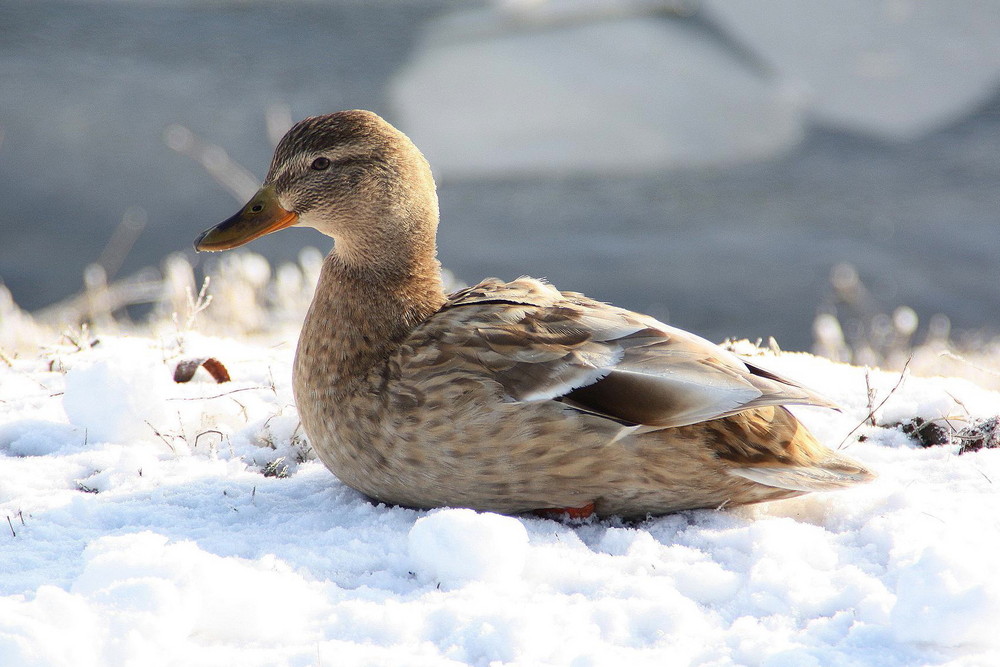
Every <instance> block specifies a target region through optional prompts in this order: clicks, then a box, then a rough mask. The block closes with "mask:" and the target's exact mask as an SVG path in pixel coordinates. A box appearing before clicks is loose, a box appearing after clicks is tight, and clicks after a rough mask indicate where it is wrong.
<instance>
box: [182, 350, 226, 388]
mask: <svg viewBox="0 0 1000 667" xmlns="http://www.w3.org/2000/svg"><path fill="white" fill-rule="evenodd" d="M199 366H203V367H204V368H205V370H206V371H208V373H209V374H210V375H211V376H212V377H213V378H214V379H215V381H216V382H218V383H219V384H222V383H223V382H229V379H230V378H229V371H228V370H226V367H225V366H223V365H222V362H221V361H219V360H218V359H216V358H215V357H207V358H204V359H184V360H183V361H179V362H177V368H175V369H174V382H189V381H190V380H191V378H193V377H194V373H195V371H197V370H198V367H199Z"/></svg>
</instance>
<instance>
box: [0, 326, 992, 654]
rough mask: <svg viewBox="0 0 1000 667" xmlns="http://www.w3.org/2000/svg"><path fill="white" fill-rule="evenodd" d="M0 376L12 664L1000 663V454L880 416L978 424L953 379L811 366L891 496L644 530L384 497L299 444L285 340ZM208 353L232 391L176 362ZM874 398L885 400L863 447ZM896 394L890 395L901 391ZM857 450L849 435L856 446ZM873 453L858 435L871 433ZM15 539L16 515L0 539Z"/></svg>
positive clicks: (130, 346) (832, 426)
mask: <svg viewBox="0 0 1000 667" xmlns="http://www.w3.org/2000/svg"><path fill="white" fill-rule="evenodd" d="M91 342H92V341H91V339H90V338H89V337H86V336H80V337H78V338H77V339H76V343H74V344H60V345H52V346H49V347H47V348H44V349H43V350H42V351H41V352H39V353H37V354H36V355H34V356H32V355H26V356H24V357H20V358H14V359H11V360H10V365H9V366H8V365H5V364H0V516H2V517H3V518H4V519H7V520H9V521H10V524H9V526H3V529H4V530H3V533H4V534H3V535H2V536H0V540H2V541H3V548H2V549H0V571H2V572H3V573H4V575H3V577H2V578H0V664H3V665H5V666H15V665H80V666H88V665H125V664H142V665H180V664H183V665H218V664H245V665H330V664H351V665H375V664H380V665H381V664H393V665H506V664H510V665H534V664H557V665H610V664H630V665H662V664H676V665H679V664H710V665H745V664H754V665H772V666H780V665H796V666H798V665H830V664H843V665H863V664H880V665H925V664H955V665H976V664H995V662H996V660H998V659H1000V636H998V635H997V633H996V632H995V629H994V628H995V625H996V622H997V620H998V619H1000V579H998V578H997V577H996V576H995V573H994V571H993V567H992V560H993V556H994V555H995V554H996V553H997V549H998V548H1000V530H998V521H997V517H998V516H1000V496H998V494H997V493H996V489H995V486H994V483H993V480H996V479H1000V451H997V450H990V449H983V450H980V451H978V452H973V453H967V454H962V455H959V454H958V453H957V445H954V446H941V447H931V448H926V449H922V448H919V447H917V446H916V445H915V443H914V442H913V441H912V440H911V439H910V438H909V437H907V436H906V435H905V434H903V433H902V431H900V430H899V429H898V428H896V427H894V426H892V425H891V424H890V422H891V421H892V420H899V419H904V418H906V419H909V418H912V417H914V416H922V417H924V418H926V419H936V418H940V417H944V416H947V417H949V418H952V419H953V420H955V421H953V422H952V423H953V424H954V425H955V426H957V427H960V426H961V423H960V422H959V421H957V420H956V418H957V417H962V416H964V418H965V419H967V420H974V419H976V418H985V417H988V416H992V415H994V414H996V412H997V406H998V405H1000V401H998V399H1000V396H998V395H997V394H996V393H994V392H991V391H987V390H985V389H982V388H979V387H978V386H976V385H974V384H971V383H969V382H966V381H964V380H958V379H947V378H920V377H915V376H907V377H905V378H904V379H903V381H902V382H901V383H900V376H899V374H898V373H888V372H881V371H870V372H868V373H867V374H868V378H867V380H866V378H865V376H866V371H865V369H862V368H857V367H853V366H848V365H845V364H838V363H834V362H832V361H828V360H825V359H821V358H818V357H815V356H811V355H807V354H789V353H782V354H778V355H774V354H770V353H762V352H761V351H759V350H756V348H753V346H749V345H744V346H743V347H737V351H739V352H741V353H751V354H764V357H763V358H761V359H759V360H758V361H759V363H761V364H762V365H766V366H767V367H769V368H773V369H774V370H775V371H776V372H779V373H782V374H785V375H789V376H792V377H796V378H799V379H801V380H803V381H807V382H808V383H810V384H812V385H814V386H816V387H820V388H822V389H824V390H825V391H826V392H827V393H828V394H829V395H831V396H832V397H833V398H834V399H835V400H837V401H838V402H840V403H841V404H842V405H843V407H844V411H843V412H842V413H837V412H834V411H829V410H819V409H802V410H799V411H798V414H799V415H800V417H801V418H802V419H803V421H804V422H805V423H806V424H807V425H808V426H809V427H810V428H811V429H812V430H813V431H814V433H816V435H817V436H818V437H819V438H820V439H821V440H823V441H824V442H826V443H827V444H828V445H830V446H833V447H837V446H839V445H840V443H841V442H842V441H846V442H847V443H849V444H846V445H845V446H846V447H848V448H849V451H850V454H851V455H852V456H855V457H857V458H859V459H861V460H863V461H864V462H866V463H867V464H869V465H871V466H873V467H874V468H876V469H877V470H878V471H879V473H880V475H881V476H880V478H879V479H878V480H877V481H876V482H875V483H873V484H870V485H867V486H861V487H857V488H855V489H851V490H847V491H843V492H838V493H830V494H813V495H809V496H805V497H802V498H797V499H792V500H788V501H781V502H775V503H770V504H765V505H758V506H753V507H739V508H731V509H726V510H722V511H709V510H704V511H694V512H683V513H680V514H675V515H670V516H665V517H660V518H655V519H650V520H647V521H645V522H642V523H638V524H623V523H621V522H619V521H615V520H605V521H589V522H582V523H579V522H578V523H575V524H563V523H560V522H556V521H552V520H548V519H542V518H536V517H507V516H500V515H495V514H490V513H477V512H474V511H472V510H467V509H456V508H444V509H439V510H434V511H430V512H423V511H414V510H409V509H403V508H398V507H386V506H384V505H376V504H372V503H370V502H369V501H368V500H366V499H365V498H363V497H362V496H361V495H360V494H358V493H356V492H354V491H353V490H351V489H349V488H347V487H345V486H344V485H343V484H341V483H339V482H338V481H337V480H336V478H334V477H333V476H332V475H331V474H330V473H329V472H327V471H326V470H325V469H324V468H323V466H322V465H321V464H320V463H319V462H318V461H317V460H316V459H315V458H314V456H313V455H312V453H311V452H310V450H309V448H308V445H307V443H306V442H305V439H304V437H303V435H302V433H301V432H300V429H299V428H298V420H297V418H296V416H295V410H294V406H293V405H292V400H291V392H290V364H291V357H292V346H291V345H290V344H287V343H284V344H279V345H273V344H270V343H268V344H263V343H254V342H252V341H250V342H246V341H240V340H235V339H232V338H224V337H211V336H204V335H198V334H196V333H193V332H183V333H177V332H173V333H169V334H164V335H161V336H154V335H150V336H131V337H125V336H123V337H114V336H102V337H101V338H100V340H99V341H98V342H97V343H96V344H93V345H91ZM205 356H212V357H215V358H216V359H218V360H219V361H221V362H222V363H223V364H224V365H225V366H226V368H227V369H228V371H229V373H230V375H231V376H232V378H233V380H232V382H230V383H225V384H216V383H215V381H214V380H213V379H212V377H211V376H210V375H209V374H208V373H207V372H205V371H204V370H198V371H197V373H196V374H195V377H194V378H193V379H192V380H191V381H190V382H189V383H186V384H178V383H175V382H173V380H172V373H173V368H174V367H175V366H176V364H177V362H178V361H180V360H182V359H188V358H192V357H194V358H204V357H205ZM866 382H867V384H870V385H871V387H872V389H873V391H874V398H873V399H872V400H873V405H878V404H879V403H880V402H881V401H882V400H883V399H885V398H886V397H887V396H888V400H886V401H885V403H884V405H882V407H881V408H880V409H879V410H878V411H877V412H876V421H877V422H878V423H879V424H886V425H884V426H872V425H870V424H868V423H867V422H866V423H865V424H864V425H863V426H861V427H860V428H858V429H857V430H856V431H854V433H853V434H851V431H852V429H855V427H857V426H858V424H860V423H861V422H862V421H863V420H864V418H865V417H866V416H867V415H868V413H869V410H870V408H869V398H868V392H867V384H866ZM897 384H899V386H898V388H896V389H895V390H893V388H894V387H896V385H897ZM849 434H850V435H849ZM858 436H863V440H859V438H858ZM4 523H6V521H4Z"/></svg>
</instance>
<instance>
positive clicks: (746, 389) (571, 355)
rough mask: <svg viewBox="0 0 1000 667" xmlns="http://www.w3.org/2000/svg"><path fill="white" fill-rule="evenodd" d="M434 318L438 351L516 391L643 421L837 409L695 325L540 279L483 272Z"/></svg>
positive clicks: (524, 397) (519, 396) (662, 424)
mask: <svg viewBox="0 0 1000 667" xmlns="http://www.w3.org/2000/svg"><path fill="white" fill-rule="evenodd" d="M431 320H432V321H434V320H436V322H434V324H433V325H432V326H433V327H434V328H436V329H437V331H436V332H435V333H434V336H433V337H434V338H436V339H437V343H438V347H439V350H440V351H441V352H442V353H443V354H445V355H447V356H453V357H459V358H461V359H463V360H464V363H465V364H474V365H476V366H477V367H479V368H480V369H482V370H484V371H486V372H487V373H488V374H489V375H490V376H491V377H492V378H493V379H495V380H496V381H497V382H498V383H499V384H500V385H501V386H502V387H503V389H504V391H505V392H506V394H507V396H508V397H509V399H510V400H513V401H543V400H558V401H561V402H563V403H565V404H566V405H568V406H571V407H573V408H576V409H578V410H581V411H584V412H588V413H591V414H595V415H600V416H603V417H606V418H608V419H613V420H616V421H618V422H620V423H623V424H628V425H641V426H644V427H646V428H644V429H643V430H656V429H661V428H669V427H676V426H685V425H688V424H695V423H699V422H704V421H708V420H712V419H719V418H721V417H728V416H730V415H734V414H737V413H740V412H743V411H745V410H751V409H754V408H760V407H765V406H777V405H818V406H825V407H832V408H836V406H835V405H834V404H833V403H831V402H830V401H829V400H827V399H826V398H824V397H822V396H820V395H819V394H817V393H815V392H813V391H811V390H809V389H807V388H805V387H803V386H802V385H800V384H798V383H796V382H793V381H791V380H788V379H786V378H783V377H781V376H779V375H777V374H775V373H771V372H769V371H767V370H765V369H762V368H760V367H758V366H756V365H754V364H751V363H748V362H746V361H744V360H742V359H740V358H739V357H737V356H736V355H734V354H731V353H729V352H727V351H726V350H723V349H722V348H720V347H719V346H717V345H714V344H713V343H711V342H709V341H707V340H705V339H703V338H700V337H698V336H695V335H694V334H691V333H688V332H686V331H682V330H680V329H676V328H674V327H670V326H667V325H666V324H663V323H662V322H658V321H657V320H655V319H653V318H651V317H647V316H645V315H640V314H638V313H633V312H630V311H627V310H624V309H621V308H616V307H614V306H609V305H607V304H604V303H600V302H598V301H594V300H592V299H589V298H587V297H584V296H583V295H581V294H577V293H574V292H560V291H559V290H557V289H555V288H554V287H552V286H551V285H549V284H547V283H545V282H542V281H539V280H535V279H532V278H520V279H518V280H515V281H513V282H511V283H504V282H502V281H499V280H497V279H489V280H486V281H483V282H482V283H480V284H478V285H476V286H474V287H470V288H468V289H465V290H462V291H460V292H457V293H455V294H454V295H452V296H451V298H450V299H449V300H448V302H447V303H446V304H445V306H444V307H443V308H442V310H441V311H439V313H437V314H436V315H435V316H434V317H433V318H431ZM428 333H429V332H428Z"/></svg>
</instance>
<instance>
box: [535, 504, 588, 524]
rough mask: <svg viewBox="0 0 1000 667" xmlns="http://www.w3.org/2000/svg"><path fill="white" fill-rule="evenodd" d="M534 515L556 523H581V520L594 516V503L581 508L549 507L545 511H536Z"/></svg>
mask: <svg viewBox="0 0 1000 667" xmlns="http://www.w3.org/2000/svg"><path fill="white" fill-rule="evenodd" d="M533 514H535V515H536V516H540V517H542V518H543V519H553V520H555V521H558V520H560V519H571V520H574V521H579V520H580V519H587V518H589V517H591V516H593V514H594V503H593V502H589V503H587V504H586V505H581V506H580V507H547V508H545V509H540V510H535V511H534V512H533Z"/></svg>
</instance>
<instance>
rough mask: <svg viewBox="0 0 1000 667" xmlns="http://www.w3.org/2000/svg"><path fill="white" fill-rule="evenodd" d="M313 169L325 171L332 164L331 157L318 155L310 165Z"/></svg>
mask: <svg viewBox="0 0 1000 667" xmlns="http://www.w3.org/2000/svg"><path fill="white" fill-rule="evenodd" d="M309 166H310V167H311V168H312V169H315V170H316V171H323V170H324V169H326V168H327V167H329V166H330V159H329V158H325V157H318V158H316V159H315V160H313V162H312V164H311V165H309Z"/></svg>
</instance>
